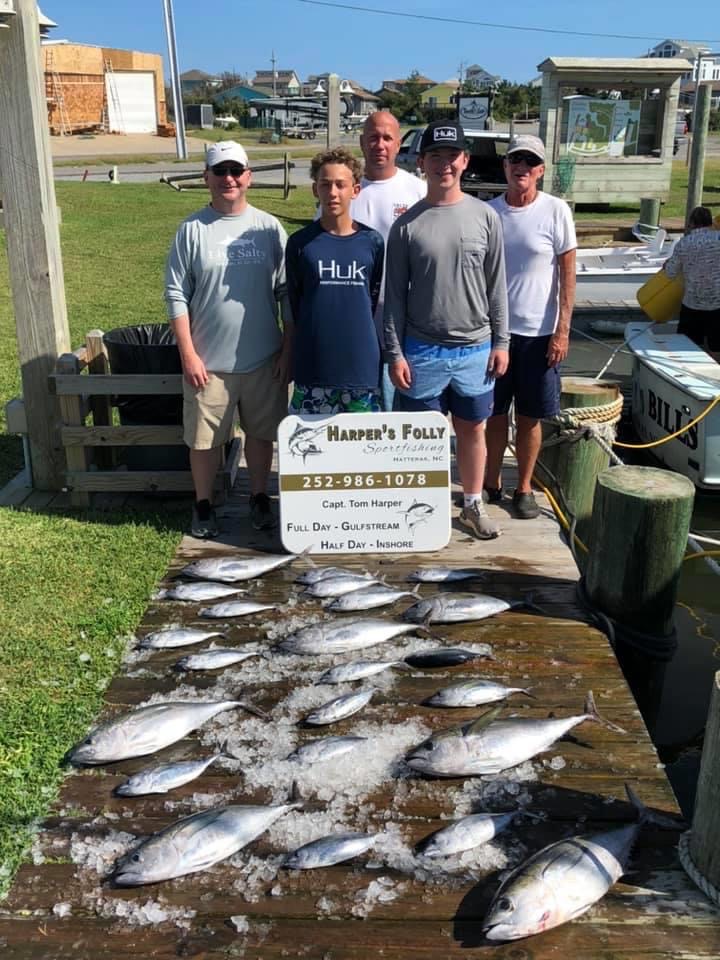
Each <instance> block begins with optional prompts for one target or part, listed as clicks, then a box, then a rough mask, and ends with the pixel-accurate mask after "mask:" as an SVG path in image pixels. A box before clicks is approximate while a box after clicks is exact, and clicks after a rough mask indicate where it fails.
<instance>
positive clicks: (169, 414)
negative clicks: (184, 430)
mask: <svg viewBox="0 0 720 960" xmlns="http://www.w3.org/2000/svg"><path fill="white" fill-rule="evenodd" d="M103 342H104V343H105V348H106V350H107V352H108V359H109V361H110V372H111V373H182V365H181V363H180V352H179V350H178V348H177V343H176V342H175V334H174V333H173V332H172V330H171V329H170V327H169V326H167V324H165V323H143V324H139V325H138V326H135V327H119V328H118V329H117V330H110V331H108V333H106V334H105V335H104V337H103ZM113 402H114V403H116V404H117V407H118V410H119V412H120V423H122V424H123V425H124V426H136V425H142V424H177V423H182V397H180V396H164V395H163V394H145V395H137V396H136V395H133V396H122V397H117V398H115V400H114V401H113Z"/></svg>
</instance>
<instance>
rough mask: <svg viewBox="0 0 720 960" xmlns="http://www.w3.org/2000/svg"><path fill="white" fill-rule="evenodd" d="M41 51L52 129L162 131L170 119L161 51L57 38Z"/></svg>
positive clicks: (58, 132)
mask: <svg viewBox="0 0 720 960" xmlns="http://www.w3.org/2000/svg"><path fill="white" fill-rule="evenodd" d="M42 54H43V57H44V66H45V92H46V96H47V104H48V122H49V125H50V132H51V133H52V134H54V135H63V134H71V133H80V132H82V131H84V130H95V131H103V132H105V133H157V132H158V130H159V129H161V128H162V127H164V126H165V125H166V124H167V107H166V101H165V84H164V80H163V64H162V57H161V56H160V54H157V53H138V52H136V51H134V50H114V49H110V48H107V47H94V46H89V45H86V44H81V43H66V42H52V41H51V42H49V43H48V42H46V43H43V45H42Z"/></svg>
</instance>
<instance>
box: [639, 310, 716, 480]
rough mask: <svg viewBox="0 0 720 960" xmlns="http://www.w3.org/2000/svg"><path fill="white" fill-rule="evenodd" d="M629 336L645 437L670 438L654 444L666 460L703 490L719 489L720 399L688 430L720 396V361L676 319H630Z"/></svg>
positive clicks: (657, 453) (641, 432) (646, 440)
mask: <svg viewBox="0 0 720 960" xmlns="http://www.w3.org/2000/svg"><path fill="white" fill-rule="evenodd" d="M625 340H626V343H627V345H628V348H629V350H630V351H631V353H632V355H633V375H632V380H633V395H632V419H633V424H634V426H635V429H636V430H637V433H638V435H639V437H640V439H641V441H642V442H643V443H649V442H652V441H654V440H662V439H666V440H667V442H666V443H663V444H661V445H659V446H657V447H653V448H652V453H653V454H654V456H655V457H656V458H657V459H658V460H660V462H661V463H663V464H665V466H667V467H669V468H670V469H671V470H674V471H675V472H676V473H681V474H683V475H684V476H686V477H688V479H690V480H692V482H693V483H694V484H695V485H696V487H698V488H699V489H700V490H708V491H713V490H715V491H720V402H718V403H717V404H716V405H715V406H714V407H713V408H712V409H711V410H710V411H709V413H707V415H706V416H704V417H703V418H702V419H701V420H699V421H698V422H697V423H695V424H694V425H693V426H691V427H689V428H688V429H686V430H683V427H687V425H688V424H690V423H692V422H693V421H694V420H695V419H696V418H697V417H699V416H700V415H701V414H702V413H703V411H705V410H707V408H708V407H709V406H710V404H712V402H713V400H716V398H718V397H720V364H718V363H717V362H716V361H715V360H713V358H712V357H711V356H710V355H709V354H707V353H705V351H704V350H702V349H701V348H700V347H698V346H696V344H694V343H693V342H692V341H691V340H689V339H688V338H687V337H685V336H682V335H681V334H678V333H677V326H676V324H674V323H670V324H663V325H662V326H659V325H657V324H651V323H642V322H637V323H629V324H628V325H627V327H626V328H625ZM679 431H681V432H679ZM676 433H677V434H678V436H675V437H673V439H667V438H669V437H671V436H672V435H673V434H676Z"/></svg>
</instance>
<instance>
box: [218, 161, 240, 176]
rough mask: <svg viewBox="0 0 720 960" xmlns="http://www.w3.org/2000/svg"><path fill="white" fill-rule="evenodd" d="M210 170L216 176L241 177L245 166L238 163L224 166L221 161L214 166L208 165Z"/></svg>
mask: <svg viewBox="0 0 720 960" xmlns="http://www.w3.org/2000/svg"><path fill="white" fill-rule="evenodd" d="M210 169H211V170H212V172H213V173H214V174H215V176H216V177H227V176H230V177H241V176H242V175H243V174H244V173H245V169H246V168H245V167H241V166H240V165H239V164H238V165H237V166H232V167H226V166H225V165H224V164H222V163H216V164H215V166H214V167H210Z"/></svg>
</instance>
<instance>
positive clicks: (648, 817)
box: [625, 783, 684, 830]
mask: <svg viewBox="0 0 720 960" xmlns="http://www.w3.org/2000/svg"><path fill="white" fill-rule="evenodd" d="M625 793H626V794H627V798H628V800H629V801H630V803H631V804H632V805H633V807H634V808H635V811H636V813H637V818H638V821H639V822H640V824H646V823H649V824H652V825H653V826H655V827H659V828H660V829H661V830H680V829H681V828H682V826H683V824H684V821H683V820H682V818H678V817H671V816H668V815H667V814H663V813H656V812H655V811H654V810H651V809H650V808H649V807H646V806H645V804H644V803H643V802H642V800H641V799H640V797H638V795H637V794H636V793H635V791H634V790H633V788H632V787H631V786H630V784H629V783H626V784H625Z"/></svg>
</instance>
